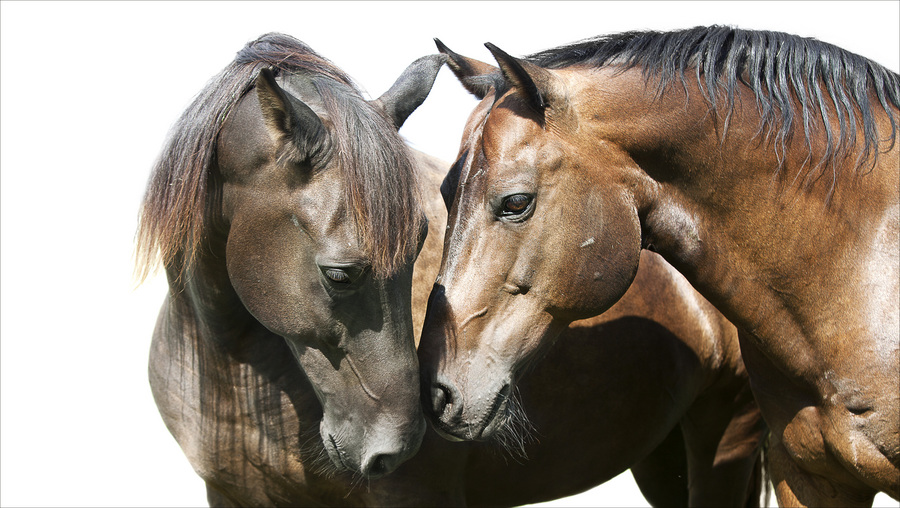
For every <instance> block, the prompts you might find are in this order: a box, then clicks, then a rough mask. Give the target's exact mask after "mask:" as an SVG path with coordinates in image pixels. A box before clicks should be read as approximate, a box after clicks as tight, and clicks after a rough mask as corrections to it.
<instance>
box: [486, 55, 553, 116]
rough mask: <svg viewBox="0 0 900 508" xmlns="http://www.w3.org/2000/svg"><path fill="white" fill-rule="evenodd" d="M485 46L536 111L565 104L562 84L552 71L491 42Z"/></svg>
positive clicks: (504, 76)
mask: <svg viewBox="0 0 900 508" xmlns="http://www.w3.org/2000/svg"><path fill="white" fill-rule="evenodd" d="M485 46H486V47H487V49H488V50H489V51H490V52H491V54H493V55H494V58H496V59H497V63H498V64H499V65H500V72H502V73H503V78H504V79H505V80H506V82H507V83H509V84H510V85H511V87H512V88H515V89H516V90H517V91H519V93H520V95H521V96H522V97H524V98H525V100H526V101H527V102H528V104H529V105H531V107H533V108H534V109H535V111H538V112H541V113H543V112H544V110H545V109H547V108H549V107H557V108H561V107H562V106H564V104H562V103H561V102H560V101H561V100H562V99H561V98H562V97H564V94H562V93H560V91H561V90H562V84H561V83H559V80H558V78H557V77H556V76H554V75H553V74H552V73H551V72H550V71H548V70H547V69H544V68H542V67H538V66H537V65H535V64H533V63H531V62H529V61H527V60H520V59H518V58H514V57H512V56H510V55H509V54H507V53H506V52H505V51H503V50H502V49H500V48H498V47H497V46H495V45H493V44H491V43H490V42H488V43H486V44H485ZM554 103H556V104H554Z"/></svg>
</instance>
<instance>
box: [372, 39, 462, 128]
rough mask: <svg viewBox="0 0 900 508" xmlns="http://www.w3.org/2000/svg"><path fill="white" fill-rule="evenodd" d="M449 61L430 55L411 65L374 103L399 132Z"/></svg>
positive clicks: (439, 56) (442, 57)
mask: <svg viewBox="0 0 900 508" xmlns="http://www.w3.org/2000/svg"><path fill="white" fill-rule="evenodd" d="M446 61H447V57H446V56H444V55H429V56H423V57H422V58H419V59H418V60H416V61H415V62H413V63H411V64H409V67H407V68H406V70H404V71H403V73H402V74H401V75H400V77H399V78H397V81H395V82H394V84H393V85H391V88H390V89H389V90H388V91H387V92H384V94H383V95H382V96H381V97H379V98H378V99H376V100H374V101H372V102H373V103H374V104H376V105H378V106H380V107H381V108H382V109H383V110H384V112H385V113H386V114H387V116H388V118H390V119H391V121H392V122H394V127H396V128H397V129H398V130H399V129H400V127H402V126H403V122H405V121H406V119H407V118H409V115H411V114H412V112H413V111H415V110H416V108H418V107H419V106H421V105H422V103H423V102H424V101H425V98H426V97H428V93H429V92H431V87H432V86H433V85H434V80H435V78H437V74H438V71H440V70H441V66H442V65H444V62H446Z"/></svg>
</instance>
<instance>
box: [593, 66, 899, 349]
mask: <svg viewBox="0 0 900 508" xmlns="http://www.w3.org/2000/svg"><path fill="white" fill-rule="evenodd" d="M635 74H637V75H630V76H629V75H628V73H626V74H624V75H623V76H622V80H623V82H624V84H625V85H627V87H622V89H624V90H626V91H624V92H621V93H622V94H624V95H626V97H624V98H622V97H620V99H621V100H618V101H617V104H616V107H608V105H607V107H605V108H604V112H605V113H606V114H609V112H613V113H615V115H616V116H615V117H614V118H610V119H609V121H608V122H605V123H607V124H608V125H617V131H616V132H614V135H615V136H618V137H614V136H613V140H614V141H615V143H616V144H618V145H619V146H620V147H623V148H624V149H625V151H626V152H627V153H628V154H629V155H630V157H631V158H632V159H633V160H634V162H635V163H636V164H637V166H639V168H640V171H638V172H637V173H638V174H639V175H640V177H639V178H638V179H639V180H640V182H639V183H637V184H636V185H635V188H637V189H639V190H637V191H636V195H637V197H636V199H637V201H638V203H637V206H638V208H639V212H640V217H641V228H642V236H643V238H642V240H643V244H644V246H645V247H652V248H653V249H654V250H657V251H658V252H660V253H661V254H662V255H663V256H664V257H665V258H666V259H667V260H668V261H669V262H670V263H671V264H672V265H673V266H675V267H676V268H677V269H678V270H679V271H680V272H681V273H683V274H684V275H685V276H686V277H687V278H688V280H689V281H690V282H691V283H692V284H693V285H694V286H695V287H696V288H697V289H698V290H699V291H700V292H701V293H702V294H703V295H704V296H705V297H706V298H707V299H709V300H710V301H711V302H712V303H713V304H714V305H716V306H717V307H718V308H719V309H720V310H722V312H723V313H724V314H725V315H726V316H727V317H728V318H729V319H731V320H732V321H733V322H735V323H736V324H738V326H739V327H741V328H742V329H744V330H745V331H746V332H748V333H749V334H750V335H751V336H754V337H756V338H757V340H758V341H760V342H761V343H765V344H766V349H768V350H769V351H774V352H775V355H776V356H781V357H784V358H789V357H791V356H792V355H793V356H795V357H803V356H804V354H808V355H809V361H810V363H812V361H813V360H812V359H813V358H814V357H819V356H822V355H829V354H832V355H836V354H837V353H838V352H837V351H830V350H829V351H825V350H818V351H816V350H815V348H818V347H820V345H821V347H826V348H827V347H829V346H827V345H828V344H835V343H836V340H837V339H838V334H841V333H843V332H842V331H841V330H846V329H848V328H849V329H855V330H859V331H860V333H858V334H856V335H855V336H853V337H848V336H846V335H844V336H842V337H841V340H843V341H844V342H845V343H853V342H854V341H857V342H859V343H861V342H862V341H865V340H869V338H870V337H871V336H873V335H875V336H878V335H879V333H882V334H883V329H884V324H883V322H882V323H880V324H879V322H877V320H876V321H873V320H872V317H871V316H872V315H888V316H894V317H896V314H897V312H896V309H895V308H894V309H893V310H891V309H890V308H884V309H866V308H865V306H863V305H856V304H852V302H853V301H854V300H856V301H859V300H861V299H864V295H865V294H866V292H867V290H866V289H865V288H866V287H867V286H869V287H871V286H872V285H873V284H874V283H875V282H874V281H873V278H872V276H871V274H872V273H873V272H876V271H881V272H883V270H885V269H888V268H889V267H891V266H896V264H897V252H895V251H896V245H895V243H896V229H897V228H896V222H897V210H898V204H897V203H898V198H900V196H898V194H900V193H898V188H900V182H898V171H897V157H898V147H897V145H896V144H895V145H894V147H893V149H892V150H891V151H890V152H888V153H883V154H881V156H880V159H879V162H878V164H877V165H876V167H875V168H874V170H873V171H872V172H870V173H868V174H862V175H859V176H856V177H850V178H841V179H840V180H839V181H838V182H837V187H836V189H837V190H836V191H834V192H833V193H831V191H832V183H833V182H832V181H831V180H830V179H829V178H821V179H820V180H819V181H816V182H815V183H814V184H813V185H812V186H809V187H805V188H804V187H802V186H801V185H800V184H798V183H797V182H796V181H795V177H796V175H797V174H798V173H800V172H801V171H802V170H803V168H804V163H805V162H806V161H807V157H809V156H810V152H809V150H810V149H809V148H808V147H807V145H806V144H805V143H804V135H803V133H802V132H799V133H797V132H795V133H793V139H794V140H795V142H794V143H792V144H788V146H787V149H786V152H785V153H784V154H783V156H781V157H780V156H779V155H777V154H776V151H775V148H774V147H773V145H772V144H771V143H770V142H768V141H767V140H766V139H765V138H764V137H760V136H758V135H757V133H758V132H759V126H760V118H759V115H758V113H757V111H756V101H755V98H754V96H753V95H752V94H751V93H750V92H749V91H741V93H740V94H739V96H738V97H736V99H735V107H734V110H733V111H732V113H731V115H730V116H727V115H726V113H725V112H724V111H720V112H718V113H713V112H711V111H710V108H709V106H708V103H707V102H706V100H705V99H704V98H703V97H702V96H701V95H700V94H699V91H698V90H697V88H696V85H692V84H691V82H690V79H689V80H688V82H687V84H686V85H685V86H686V88H687V96H686V95H685V93H683V92H680V90H683V89H682V88H681V85H680V84H676V85H675V86H674V88H673V91H672V92H671V93H667V94H665V95H663V96H662V97H659V98H657V97H656V96H655V91H653V90H650V89H648V88H646V87H645V86H644V85H643V78H642V77H640V75H639V73H635ZM637 80H640V82H637ZM628 90H631V91H628ZM629 94H631V96H628V95H629ZM726 116H727V121H728V124H727V129H726ZM882 128H883V127H882ZM887 132H890V130H889V127H888V130H887ZM821 141H822V140H821V139H818V140H817V139H816V137H815V134H814V135H813V140H812V143H813V146H812V160H813V161H815V160H816V158H817V156H818V155H819V154H820V153H821V151H822V150H821ZM817 142H819V144H817ZM782 161H783V165H782V166H781V167H780V169H777V168H779V166H780V163H781V162H782ZM853 162H854V161H853V160H852V158H851V161H850V164H853ZM807 167H808V166H807ZM851 169H853V168H849V167H843V168H842V167H836V169H835V170H836V171H838V172H840V171H849V170H851ZM847 176H849V175H847ZM840 177H841V175H840V174H838V178H840ZM862 196H865V197H864V198H863V197H862ZM891 235H894V236H893V244H894V246H893V252H892V253H890V254H885V255H884V256H881V257H883V258H889V259H887V262H886V263H885V262H884V261H885V260H884V259H881V260H880V261H879V262H881V263H882V264H883V265H884V266H882V267H881V268H880V270H879V269H878V268H877V267H878V265H875V264H873V263H874V262H873V260H872V258H871V256H869V257H868V258H867V255H868V253H870V252H872V249H873V245H877V244H882V245H885V244H886V242H887V243H888V244H889V243H890V242H891V238H892V237H891ZM882 249H884V247H882ZM885 267H887V268H885ZM893 273H896V270H895V269H894V272H893ZM895 278H896V277H895ZM887 285H888V286H890V282H889V283H888V284H887ZM881 286H884V284H881ZM886 290H887V291H888V292H890V291H893V292H894V293H896V290H897V289H896V284H894V287H893V289H891V288H890V287H887V288H886ZM889 294H890V293H889ZM893 305H894V306H895V303H894V304H893ZM873 310H874V312H873ZM822 315H830V316H836V317H837V319H838V320H839V321H840V322H841V326H838V327H835V326H832V325H827V324H826V323H823V320H821V319H820V317H821V316H822ZM879 329H880V330H882V331H881V332H879V331H878V330H879ZM895 339H896V337H894V340H895ZM799 343H812V344H816V346H814V347H813V349H812V350H809V351H806V352H803V351H800V350H799V349H797V350H790V348H791V347H793V345H796V344H799ZM797 363H805V362H802V361H798V362H797Z"/></svg>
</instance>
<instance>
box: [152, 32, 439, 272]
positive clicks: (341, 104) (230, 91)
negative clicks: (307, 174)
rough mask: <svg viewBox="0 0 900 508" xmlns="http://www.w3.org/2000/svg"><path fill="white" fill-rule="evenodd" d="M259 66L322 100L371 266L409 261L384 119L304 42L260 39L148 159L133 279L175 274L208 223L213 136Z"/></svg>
mask: <svg viewBox="0 0 900 508" xmlns="http://www.w3.org/2000/svg"><path fill="white" fill-rule="evenodd" d="M262 68H271V69H272V70H273V72H274V73H275V74H276V75H287V74H296V73H304V74H307V75H309V76H310V77H311V81H312V83H313V84H314V86H315V87H316V90H317V91H318V92H319V93H320V94H321V96H322V100H323V103H324V107H325V109H326V111H327V114H328V116H329V118H330V119H331V123H332V124H333V129H334V130H333V132H332V135H333V136H334V138H335V139H334V142H335V144H336V146H337V150H336V153H337V156H338V157H339V158H340V166H341V167H342V170H343V171H344V173H345V174H344V181H345V185H346V186H347V192H346V199H347V206H348V210H352V211H353V212H352V213H353V215H354V218H355V220H356V223H357V224H358V225H359V226H360V227H359V232H360V235H361V240H362V242H363V244H364V245H365V247H366V250H367V252H368V254H369V255H370V256H371V258H372V263H373V268H374V269H375V271H376V272H378V273H380V274H382V275H390V274H391V273H392V272H393V270H394V269H395V268H396V267H397V266H398V265H399V264H400V263H401V262H403V261H404V260H405V259H407V258H408V257H409V256H411V255H412V254H414V251H415V247H416V245H415V242H414V241H413V240H410V239H414V238H417V236H418V232H419V230H420V228H421V226H422V221H423V219H422V215H421V207H420V206H419V197H418V186H417V185H416V183H415V178H416V177H415V172H414V168H413V163H412V161H411V159H410V156H409V153H408V151H407V148H406V146H405V144H404V143H403V140H402V139H401V137H400V136H399V134H398V133H397V131H396V128H395V127H394V126H393V124H392V123H391V121H390V120H389V119H388V118H387V117H385V116H384V114H382V113H381V112H380V111H378V110H377V109H376V108H373V107H372V106H371V105H369V104H368V102H367V101H366V100H365V99H364V98H363V96H362V94H361V93H360V91H359V89H358V87H357V86H356V85H355V84H354V83H353V81H352V80H351V79H350V77H349V76H347V75H346V74H345V73H344V72H343V71H342V70H340V69H339V68H338V67H337V66H335V65H334V64H332V63H331V62H330V61H329V60H327V59H326V58H324V57H322V56H320V55H319V54H317V53H316V52H314V51H313V50H312V49H311V48H309V47H308V46H307V45H305V44H304V43H302V42H300V41H299V40H297V39H294V38H292V37H290V36H287V35H283V34H276V33H271V34H266V35H263V36H262V37H260V38H259V39H257V40H255V41H252V42H250V43H248V44H247V45H246V46H245V47H244V48H243V49H242V50H241V51H240V52H238V54H237V56H236V57H235V59H234V61H233V62H232V63H231V64H229V65H228V66H227V67H226V68H225V69H223V70H222V71H221V72H220V73H219V74H218V75H216V76H214V77H213V78H212V79H211V80H210V81H209V82H208V84H207V85H206V87H205V88H204V89H203V90H202V91H201V92H200V93H199V94H198V95H197V96H196V98H195V99H194V101H193V102H192V103H191V105H190V106H189V107H188V108H187V109H186V110H185V111H184V113H183V114H182V116H181V118H180V119H179V120H178V121H177V122H176V124H175V125H174V127H173V128H172V130H171V131H170V134H169V137H168V140H167V142H166V144H165V146H164V148H163V150H162V152H161V154H160V156H159V158H158V160H157V161H156V163H155V165H154V168H153V171H152V175H151V177H150V182H149V185H148V188H147V192H146V195H145V197H144V202H143V205H142V208H141V213H140V225H139V228H138V232H137V250H136V252H137V270H138V276H139V279H140V280H143V279H145V278H146V277H147V275H148V274H149V273H150V271H151V270H152V269H153V268H154V267H155V266H157V264H158V263H161V264H162V265H164V266H166V267H171V268H172V269H174V270H175V272H176V273H177V275H179V276H181V275H183V274H184V273H185V272H186V271H187V270H188V269H189V268H190V267H191V265H192V263H193V262H194V261H195V257H196V254H197V251H198V249H199V248H200V246H201V245H202V242H203V240H204V239H205V238H206V237H208V234H209V232H210V228H216V227H222V225H221V224H217V220H216V218H217V217H218V216H219V213H218V210H219V204H220V197H219V193H220V190H221V189H220V183H219V182H218V181H217V179H218V178H220V177H219V175H218V174H217V169H216V153H215V149H216V137H217V135H218V133H219V130H220V129H221V127H222V125H223V123H224V121H225V119H226V118H227V116H228V113H229V112H230V111H231V109H232V108H233V107H234V105H235V104H237V102H238V101H239V100H240V99H241V98H242V97H243V96H244V94H245V93H247V92H248V91H249V90H250V89H251V88H252V87H253V83H254V81H255V79H256V77H257V75H258V73H259V71H260V69H262Z"/></svg>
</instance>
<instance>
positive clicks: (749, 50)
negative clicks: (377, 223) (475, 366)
mask: <svg viewBox="0 0 900 508" xmlns="http://www.w3.org/2000/svg"><path fill="white" fill-rule="evenodd" d="M667 37H668V38H667ZM717 37H719V38H718V39H716V38H717ZM679 40H680V41H681V42H680V43H679V42H678V41H679ZM673 41H674V42H673ZM709 41H712V42H709ZM771 41H774V42H771ZM770 42H771V43H770ZM489 48H490V49H491V51H492V52H493V53H494V56H495V57H496V58H497V60H498V63H499V64H500V70H501V73H502V74H501V75H498V76H496V77H492V78H491V79H489V80H487V81H485V80H484V79H481V81H479V80H478V79H477V77H476V76H473V75H472V74H473V73H471V72H469V73H468V74H467V73H466V72H465V68H460V69H457V74H458V75H460V76H461V78H462V79H463V82H464V84H465V85H466V86H467V87H469V88H470V90H473V91H475V92H476V93H481V94H482V95H486V94H485V91H486V90H488V89H490V90H495V91H497V93H496V96H493V95H491V96H489V97H488V98H487V99H486V100H485V103H486V104H484V103H483V104H482V106H480V108H481V110H482V111H484V112H485V113H484V114H483V115H482V118H481V121H480V125H479V126H478V127H477V128H476V129H474V130H473V132H469V133H467V136H468V137H465V138H464V140H463V147H462V149H461V153H462V154H463V157H461V164H462V165H463V169H464V171H463V175H464V176H463V177H461V178H462V181H464V182H465V185H466V186H467V187H466V189H471V192H473V193H475V194H476V195H477V196H476V197H474V198H470V200H471V202H477V201H478V200H479V199H480V200H481V201H482V202H484V203H487V205H488V206H487V207H486V208H487V210H486V212H487V215H489V216H490V217H489V218H484V219H479V220H480V222H478V221H477V220H476V219H475V218H473V217H478V216H479V215H478V214H479V213H480V214H481V217H483V216H484V215H485V211H484V207H482V209H481V210H479V211H478V212H476V211H473V210H475V209H474V208H472V206H471V204H467V203H466V202H464V201H460V196H457V203H456V205H455V206H458V207H459V211H457V212H456V213H457V214H459V215H461V216H463V218H462V219H456V220H457V221H458V222H459V223H460V224H462V225H463V226H462V227H460V228H459V229H460V230H463V232H458V233H453V232H451V234H450V235H449V236H448V242H449V243H450V245H448V246H447V247H446V248H447V249H449V251H451V252H461V251H464V250H466V251H468V250H471V251H473V252H482V251H491V250H493V249H495V248H496V246H495V243H496V242H503V243H502V244H503V245H504V248H505V249H507V251H510V250H511V251H513V252H515V254H514V260H513V261H511V262H509V261H508V263H511V264H508V265H505V266H504V267H503V268H502V269H500V268H498V269H497V270H495V272H494V273H497V276H496V277H497V278H496V279H495V278H491V279H489V280H488V281H486V287H487V289H488V292H486V293H487V294H483V295H478V294H477V293H476V291H475V290H473V289H470V288H467V291H466V294H465V296H464V297H463V296H461V295H456V296H453V297H452V298H455V299H456V300H453V303H456V302H457V301H459V300H461V299H464V298H465V299H469V300H474V301H475V302H476V303H475V304H474V305H476V306H477V305H478V303H477V302H478V301H486V299H487V298H496V296H487V295H496V294H497V293H494V292H495V291H497V290H498V289H500V291H499V294H502V293H503V292H505V293H506V295H512V297H508V296H506V295H504V296H503V299H506V300H507V301H506V302H504V303H503V304H502V305H504V306H505V308H508V309H509V311H508V313H507V314H506V315H505V316H504V318H505V319H506V320H507V321H509V320H510V319H515V320H516V323H517V326H518V327H519V328H520V329H522V330H526V333H524V334H523V335H525V338H526V340H525V341H524V342H525V345H524V346H522V350H521V351H519V352H518V353H517V354H516V355H515V356H514V359H513V360H508V361H507V364H506V365H508V368H509V369H514V368H515V362H517V361H521V362H527V361H528V360H527V358H528V357H529V356H530V355H532V354H534V351H539V350H540V348H542V347H544V346H543V344H542V342H546V341H548V340H551V338H552V337H553V336H554V333H555V330H557V329H558V328H559V326H560V323H566V322H568V321H570V320H572V319H575V318H578V317H582V316H583V315H585V314H586V313H592V312H594V313H596V312H600V311H603V310H605V309H606V308H608V307H609V306H610V305H612V304H613V303H614V302H615V301H616V300H617V299H618V298H619V296H620V295H622V294H623V293H625V291H626V289H627V288H628V287H629V284H630V283H631V281H632V278H633V277H634V274H635V273H636V271H637V267H638V261H639V258H640V256H639V255H638V252H639V251H640V249H641V248H646V249H651V250H654V251H657V252H659V253H661V254H662V255H663V257H665V258H666V259H667V260H668V261H669V262H670V263H671V264H672V265H673V266H674V267H675V268H676V269H678V270H679V271H680V272H681V273H683V274H684V275H685V276H686V277H687V279H688V280H689V281H690V282H691V284H693V285H694V287H696V288H697V289H698V290H699V291H700V293H701V294H703V295H704V296H705V297H707V298H708V299H709V300H710V301H711V302H712V303H713V304H714V305H715V306H716V307H717V308H718V309H720V310H721V311H722V312H723V313H724V314H725V316H727V317H728V318H729V319H731V320H732V321H733V322H734V323H735V324H737V325H738V328H739V329H740V330H741V332H742V333H741V348H742V353H743V356H744V360H745V362H746V364H747V369H748V372H749V373H750V379H751V384H752V387H753V390H754V394H755V395H756V398H757V400H758V401H759V404H760V407H761V409H762V411H763V415H764V416H765V418H766V422H767V423H768V424H769V426H770V427H771V429H772V442H771V443H770V445H771V448H770V457H771V461H770V464H771V467H772V474H773V479H774V482H775V485H776V493H777V495H778V499H779V503H780V504H783V505H795V504H796V505H835V506H851V505H857V504H860V505H865V504H871V500H872V497H873V496H874V493H875V491H879V490H880V491H885V492H887V493H889V494H890V495H892V496H894V497H900V416H898V415H900V380H898V377H897V372H898V371H900V344H898V325H900V317H898V313H900V309H898V307H897V302H898V300H900V289H898V264H900V253H898V247H897V245H898V234H900V231H898V230H900V223H898V219H900V218H898V206H900V205H898V203H900V177H898V172H900V169H898V167H900V161H898V154H900V147H898V143H896V121H897V115H898V102H900V99H898V97H900V90H898V83H900V80H898V78H897V76H896V74H893V73H890V72H889V71H886V70H884V69H883V68H880V67H879V66H877V65H875V64H872V63H870V62H867V61H865V60H863V59H861V58H860V57H856V56H855V55H849V54H846V53H844V52H841V51H840V50H837V49H836V48H834V47H831V46H827V45H824V44H821V43H818V42H816V41H812V42H810V41H804V40H800V39H799V38H793V37H791V36H784V35H783V34H781V35H779V34H770V33H761V34H760V33H754V32H744V31H739V30H730V29H717V28H711V29H699V28H698V29H694V30H688V31H682V32H673V33H670V34H653V33H648V34H625V35H623V36H621V37H618V38H616V37H610V38H607V39H597V40H593V41H587V42H584V43H580V44H575V45H573V46H571V47H568V48H559V49H557V50H548V51H547V52H544V53H541V54H537V55H534V56H533V57H531V58H530V59H527V60H519V59H514V58H512V57H510V56H509V55H507V54H505V53H504V52H502V50H499V49H498V48H496V47H493V46H489ZM697 48H700V49H697ZM775 48H780V49H778V51H777V52H776V49H775ZM651 54H655V55H657V57H655V58H657V60H655V61H652V59H653V58H654V57H653V56H651ZM785 55H790V58H789V57H788V56H785ZM817 59H818V60H817ZM666 60H668V62H667V61H666ZM651 61H652V62H651ZM673 62H674V63H673ZM667 65H669V66H670V67H666V66H667ZM832 65H833V66H834V68H833V69H832V68H831V67H830V66H832ZM679 66H680V67H679ZM457 67H460V66H459V64H457ZM468 68H469V69H472V68H474V67H473V66H471V65H470V66H469V67H468ZM697 68H699V69H700V70H697V71H696V76H697V78H696V79H695V78H693V77H686V76H685V74H686V73H690V72H693V71H694V69H697ZM482 69H483V68H482ZM673 69H674V70H673ZM686 71H687V72H686ZM679 73H680V74H679ZM474 74H477V73H474ZM838 75H839V76H841V78H840V79H839V80H835V79H834V76H838ZM679 76H680V79H679ZM723 76H724V77H723ZM473 78H476V79H473ZM488 85H490V86H488ZM723 104H724V105H723ZM885 133H889V134H885ZM466 175H469V176H468V177H466ZM472 175H474V176H472ZM466 178H468V179H466ZM462 188H463V187H461V189H462ZM460 192H463V191H460ZM520 196H521V197H520ZM463 199H465V198H463ZM565 203H569V204H568V205H566V206H567V207H566V208H564V204H565ZM573 205H574V206H573ZM451 215H453V214H451ZM466 228H468V229H466ZM480 228H492V231H493V233H492V234H490V235H485V234H484V233H483V232H482V231H481V230H480ZM465 230H471V231H474V233H473V232H471V231H470V232H469V233H468V234H467V233H465ZM478 234H481V237H482V238H484V240H481V241H480V243H479V242H478V241H473V240H472V238H473V237H474V236H476V235H478ZM454 235H456V236H454ZM537 237H540V238H542V239H543V240H544V241H545V242H546V244H549V245H551V246H552V247H545V248H535V247H534V245H535V243H534V239H535V238H537ZM589 239H590V240H593V241H588V240H589ZM477 249H481V250H477ZM529 249H530V250H534V251H535V252H537V253H538V254H539V255H537V256H534V257H532V256H530V255H529V254H528V252H529ZM473 273H474V272H471V271H469V267H468V266H467V265H466V264H465V263H462V262H461V263H460V264H459V265H457V266H451V267H445V269H444V270H443V271H442V275H446V274H449V275H450V277H449V278H448V280H447V281H445V282H444V285H445V286H447V287H446V288H445V289H444V291H446V292H447V293H448V294H450V292H451V290H450V286H451V285H453V288H454V289H456V287H457V286H456V284H457V283H459V282H461V281H465V280H466V277H469V276H472V274H473ZM535 293H536V294H535ZM448 298H451V297H448ZM529 316H530V317H529ZM485 319H486V320H490V319H492V318H485ZM478 326H479V327H480V328H481V329H488V330H493V329H492V328H491V327H493V326H496V325H494V324H493V322H488V323H485V324H480V325H478ZM426 333H428V330H426ZM473 333H474V332H473ZM494 333H495V332H494ZM482 340H484V339H482Z"/></svg>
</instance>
